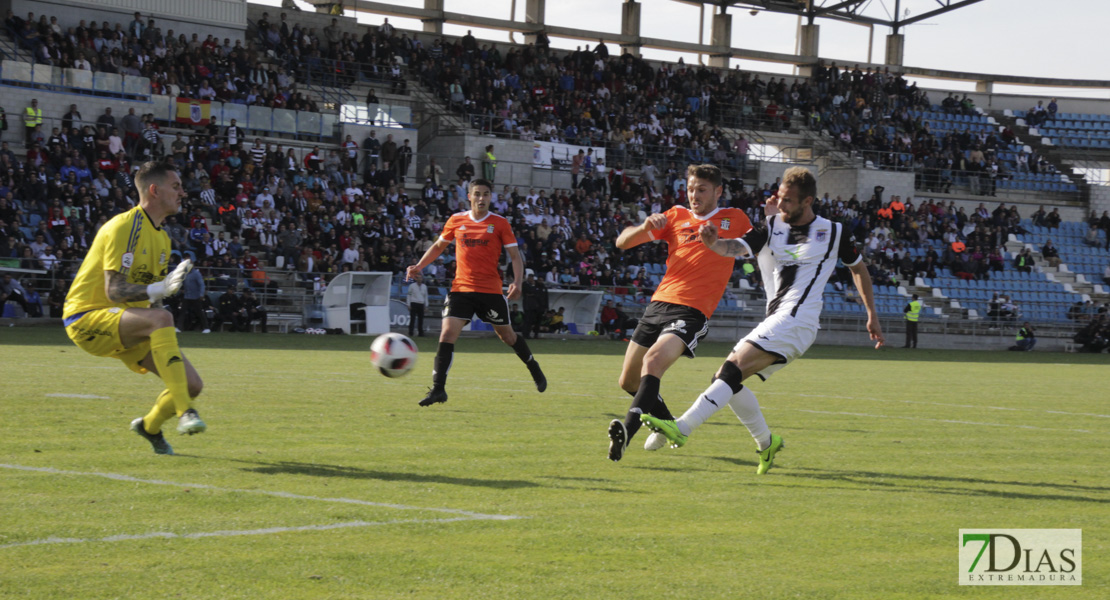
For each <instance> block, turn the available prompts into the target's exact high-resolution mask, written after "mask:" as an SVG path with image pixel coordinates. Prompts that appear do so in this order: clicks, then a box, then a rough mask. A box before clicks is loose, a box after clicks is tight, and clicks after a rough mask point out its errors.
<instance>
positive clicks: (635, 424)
mask: <svg viewBox="0 0 1110 600" xmlns="http://www.w3.org/2000/svg"><path fill="white" fill-rule="evenodd" d="M659 406H662V407H663V411H664V412H666V411H667V407H666V405H664V404H663V399H662V398H660V397H659V378H658V377H656V376H654V375H644V376H643V377H642V378H640V387H639V389H637V390H636V395H635V396H633V398H632V407H631V408H629V409H628V414H626V415H625V416H624V428H625V429H626V430H628V439H630V440H631V439H632V436H634V435H636V432H637V431H639V430H640V415H641V414H649V415H652V416H654V417H659V414H658V410H659ZM667 414H668V415H669V414H670V413H669V412H667ZM660 418H663V417H660Z"/></svg>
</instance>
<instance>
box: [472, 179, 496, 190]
mask: <svg viewBox="0 0 1110 600" xmlns="http://www.w3.org/2000/svg"><path fill="white" fill-rule="evenodd" d="M476 185H484V186H486V188H488V189H489V191H490V192H492V191H493V182H492V181H490V180H488V179H482V178H481V177H478V178H477V179H474V180H472V181H471V182H470V187H474V186H476Z"/></svg>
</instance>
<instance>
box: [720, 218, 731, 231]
mask: <svg viewBox="0 0 1110 600" xmlns="http://www.w3.org/2000/svg"><path fill="white" fill-rule="evenodd" d="M730 226H732V219H721V231H728V228H729V227H730Z"/></svg>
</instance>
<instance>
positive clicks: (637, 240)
mask: <svg viewBox="0 0 1110 600" xmlns="http://www.w3.org/2000/svg"><path fill="white" fill-rule="evenodd" d="M686 178H687V181H686V197H687V199H688V200H689V203H690V207H689V208H686V207H683V206H675V207H673V208H671V209H670V210H668V211H667V212H665V213H663V214H658V213H657V214H653V215H651V216H650V217H648V218H647V219H645V220H644V222H643V223H642V224H640V225H636V226H633V227H628V228H626V229H625V230H624V231H622V232H621V234H620V236H619V237H617V247H618V248H620V249H622V250H627V249H629V248H634V247H636V246H639V245H640V244H643V243H646V242H651V241H657V240H663V241H666V242H667V272H666V274H665V275H664V276H663V281H661V282H660V283H659V288H658V289H656V290H655V294H654V295H653V296H652V297H651V304H649V305H648V307H647V310H646V311H645V312H644V316H643V318H641V319H640V323H639V325H637V326H636V330H635V331H634V332H633V333H632V340H631V341H630V342H629V344H628V350H627V351H625V354H624V366H623V367H622V368H621V375H620V386H621V388H622V389H624V390H625V391H626V392H628V393H629V394H632V395H633V399H632V406H631V407H630V408H629V409H628V414H627V415H626V416H625V419H624V421H623V422H622V421H621V420H620V419H613V421H612V422H610V423H609V459H610V460H614V461H617V460H620V459H621V457H622V456H624V450H625V448H627V447H628V442H629V440H631V439H632V436H634V435H636V431H638V430H639V429H640V415H642V414H649V415H652V416H656V417H659V418H666V417H663V416H661V415H668V414H670V411H669V410H667V405H666V404H665V403H664V402H663V398H662V397H660V395H659V378H660V377H662V376H663V373H665V372H666V371H667V369H668V368H669V367H670V366H671V365H672V364H674V362H675V361H676V360H678V357H680V356H683V355H685V356H689V357H691V358H693V356H694V349H695V348H697V346H698V342H699V341H700V340H701V339H702V338H703V337H705V334H706V333H707V332H708V331H709V317H710V316H712V315H713V311H714V310H715V309H716V308H717V303H718V302H720V301H721V295H722V294H724V292H725V288H726V287H727V286H728V280H729V278H731V277H732V269H733V266H734V264H735V260H734V259H732V258H726V257H724V256H721V255H719V254H717V253H715V252H713V251H712V250H710V249H709V248H707V247H706V246H705V244H702V243H701V240H700V239H699V237H698V230H699V229H700V228H701V226H702V225H703V224H705V223H712V224H713V225H714V226H715V227H716V228H717V229H718V231H719V232H720V235H721V236H722V237H724V238H726V239H732V238H738V237H740V236H742V235H744V234H745V233H747V232H748V231H749V230H750V229H751V228H752V225H751V222H750V221H748V217H747V215H745V214H744V212H743V211H741V210H739V209H736V208H718V206H717V202H718V200H720V198H721V193H722V192H723V191H724V188H723V187H722V186H721V170H720V169H718V168H717V167H715V166H713V165H690V167H689V168H687V169H686Z"/></svg>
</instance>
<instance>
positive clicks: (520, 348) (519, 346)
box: [513, 335, 534, 364]
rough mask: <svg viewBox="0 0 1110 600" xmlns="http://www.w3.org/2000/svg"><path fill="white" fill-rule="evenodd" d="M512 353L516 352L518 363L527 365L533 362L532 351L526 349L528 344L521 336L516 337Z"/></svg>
mask: <svg viewBox="0 0 1110 600" xmlns="http://www.w3.org/2000/svg"><path fill="white" fill-rule="evenodd" d="M513 351H514V352H516V355H517V357H518V358H520V362H522V363H524V364H528V363H530V362H532V360H534V359H533V358H532V350H530V349H529V348H528V342H527V341H526V340H525V339H524V336H523V335H518V336H516V341H515V342H513Z"/></svg>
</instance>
